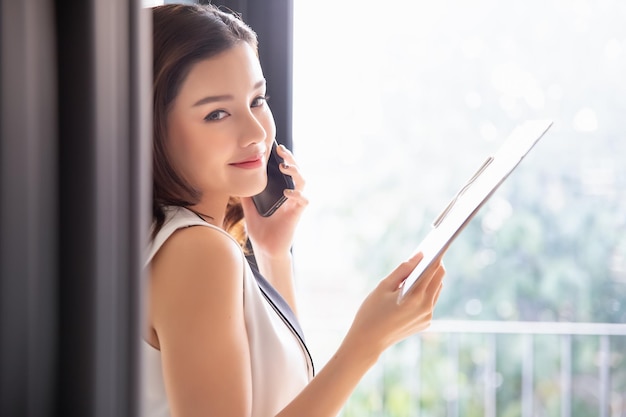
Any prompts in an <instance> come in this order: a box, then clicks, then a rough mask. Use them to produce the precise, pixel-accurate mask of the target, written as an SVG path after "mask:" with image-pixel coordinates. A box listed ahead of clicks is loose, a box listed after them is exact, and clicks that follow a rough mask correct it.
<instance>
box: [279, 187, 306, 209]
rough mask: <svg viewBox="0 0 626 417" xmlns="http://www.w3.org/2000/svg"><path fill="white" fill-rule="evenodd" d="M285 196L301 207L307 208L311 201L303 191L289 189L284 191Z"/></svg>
mask: <svg viewBox="0 0 626 417" xmlns="http://www.w3.org/2000/svg"><path fill="white" fill-rule="evenodd" d="M283 194H284V196H285V197H287V199H288V200H290V201H292V202H294V203H296V204H297V205H299V206H307V205H308V204H309V199H308V198H306V196H305V195H304V194H303V193H302V191H301V190H297V189H296V190H291V189H289V188H287V189H285V190H283Z"/></svg>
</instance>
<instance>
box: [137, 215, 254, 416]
mask: <svg viewBox="0 0 626 417" xmlns="http://www.w3.org/2000/svg"><path fill="white" fill-rule="evenodd" d="M245 262H246V261H245V259H244V256H243V253H242V251H241V249H240V248H239V245H238V244H237V243H236V242H235V241H234V240H233V239H231V238H230V237H229V236H228V235H226V234H224V233H223V232H221V231H219V230H216V229H213V228H210V227H206V226H194V227H188V228H184V229H179V230H178V231H177V232H175V233H174V234H172V236H170V238H169V239H168V240H167V241H166V242H165V243H164V244H163V246H162V247H161V248H160V249H159V252H158V253H157V254H156V255H155V257H154V258H153V261H152V265H151V271H150V281H149V282H150V289H149V291H148V294H149V307H148V319H149V322H150V327H151V328H150V331H151V335H152V336H153V338H154V339H152V340H151V341H150V343H151V344H153V345H154V346H155V347H156V348H158V349H159V350H160V351H161V363H162V366H163V375H164V377H165V385H166V386H167V387H168V399H169V401H170V406H171V410H172V415H249V414H250V407H251V398H252V397H251V395H252V394H251V386H252V385H251V384H252V383H251V374H250V366H251V365H250V351H249V344H248V339H247V337H248V336H247V332H246V324H245V314H244V305H243V285H244V284H243V276H244V267H245V266H244V265H245Z"/></svg>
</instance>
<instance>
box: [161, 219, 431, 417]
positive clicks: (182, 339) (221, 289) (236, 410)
mask: <svg viewBox="0 0 626 417" xmlns="http://www.w3.org/2000/svg"><path fill="white" fill-rule="evenodd" d="M419 259H420V258H419V257H414V258H412V259H411V260H409V261H407V262H405V263H403V264H401V265H400V266H399V267H398V268H397V269H396V270H395V271H393V272H392V273H391V274H390V275H389V276H388V277H387V278H385V279H384V280H382V281H381V282H380V284H379V285H378V286H377V287H376V289H375V290H374V291H372V292H371V293H370V295H369V296H368V297H367V298H366V300H365V301H364V302H363V304H362V305H361V308H360V309H359V311H358V313H357V315H356V317H355V319H354V321H353V324H352V326H351V328H350V330H349V332H348V334H347V335H346V337H345V339H344V341H343V343H342V344H341V346H340V347H339V349H338V351H337V353H336V354H335V355H334V356H333V358H332V359H331V360H329V361H328V363H327V364H326V366H325V367H324V369H322V371H321V372H320V373H319V374H318V375H317V376H316V377H315V378H314V379H313V380H312V381H311V382H310V383H309V384H308V385H307V386H306V387H305V388H304V389H303V390H302V392H301V393H300V394H299V395H298V396H297V397H296V398H295V399H294V400H293V401H292V402H291V403H290V404H289V405H287V406H286V407H285V408H284V409H283V410H282V411H281V412H280V413H279V414H278V415H279V416H280V417H307V416H311V417H335V416H336V415H337V414H338V413H339V411H340V410H341V408H342V407H343V405H344V404H345V402H346V400H347V399H348V397H349V396H350V394H351V393H352V391H353V390H354V388H355V387H356V386H357V384H358V383H359V381H360V380H361V378H362V377H363V375H364V374H365V373H366V372H367V371H368V370H369V369H370V368H371V367H372V365H374V364H375V362H376V360H377V359H378V357H379V356H380V354H381V353H382V352H383V351H384V350H385V349H386V348H387V347H389V346H391V345H392V344H394V343H396V342H397V341H399V340H402V339H403V338H405V337H407V336H409V335H411V334H413V333H415V332H417V331H420V330H423V329H424V328H426V327H427V326H428V325H429V323H430V320H431V317H432V311H433V308H434V305H435V302H436V300H437V297H438V295H439V290H440V288H441V279H442V277H443V274H444V271H443V268H442V267H441V266H440V265H439V268H437V269H434V268H431V270H430V271H427V273H426V276H425V277H424V278H422V279H421V280H420V282H419V283H418V285H417V286H416V288H415V289H414V290H413V291H411V293H409V294H408V295H407V296H406V297H405V298H404V299H403V301H402V302H401V303H400V304H399V303H398V293H399V285H400V283H401V282H402V281H403V280H404V279H405V278H406V276H407V275H408V274H409V273H410V271H411V270H412V269H413V268H414V267H415V265H417V263H418V262H419ZM243 262H244V261H243V259H242V257H241V253H240V252H239V250H238V248H237V247H236V245H235V244H234V243H233V242H232V241H230V239H229V238H228V237H227V236H223V235H222V234H221V233H218V232H216V231H214V230H211V229H208V228H205V227H192V228H188V229H183V230H181V231H178V232H176V233H175V234H174V235H173V236H172V237H170V239H168V241H167V242H166V244H165V245H164V246H163V247H162V248H161V250H160V251H159V253H158V254H157V256H156V257H155V259H154V260H153V263H152V274H151V286H150V313H149V318H150V323H151V325H152V328H153V330H154V331H155V333H156V335H157V338H158V346H156V347H158V348H160V350H161V357H162V362H163V372H164V378H165V384H166V390H167V395H168V399H169V402H170V405H171V412H172V416H173V417H196V416H211V415H216V416H232V417H248V416H249V415H250V412H251V411H250V410H251V398H252V391H251V389H252V388H251V386H252V383H251V374H250V352H249V350H248V349H249V348H248V341H247V335H246V330H245V329H246V327H245V322H244V317H243V297H242V294H243V284H242V282H243V278H242V277H243ZM268 417H272V416H268Z"/></svg>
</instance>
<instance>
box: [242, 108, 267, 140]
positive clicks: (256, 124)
mask: <svg viewBox="0 0 626 417" xmlns="http://www.w3.org/2000/svg"><path fill="white" fill-rule="evenodd" d="M239 136H240V142H241V145H242V146H246V145H250V144H253V143H260V142H263V141H265V139H266V138H267V132H266V130H265V127H264V126H263V123H261V120H259V118H258V117H257V116H256V115H255V114H254V113H252V111H249V112H247V113H246V114H245V116H244V117H242V120H241V121H240V133H239Z"/></svg>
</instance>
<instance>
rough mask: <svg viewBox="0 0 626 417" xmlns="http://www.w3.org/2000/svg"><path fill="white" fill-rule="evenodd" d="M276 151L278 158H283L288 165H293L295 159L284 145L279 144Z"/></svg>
mask: <svg viewBox="0 0 626 417" xmlns="http://www.w3.org/2000/svg"><path fill="white" fill-rule="evenodd" d="M276 151H277V152H278V156H280V157H281V158H283V159H284V160H285V161H286V162H287V163H288V164H291V165H295V163H296V159H295V158H294V156H293V153H292V152H291V151H290V150H289V149H287V147H286V146H285V145H283V144H282V143H281V144H280V145H278V147H277V148H276Z"/></svg>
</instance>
